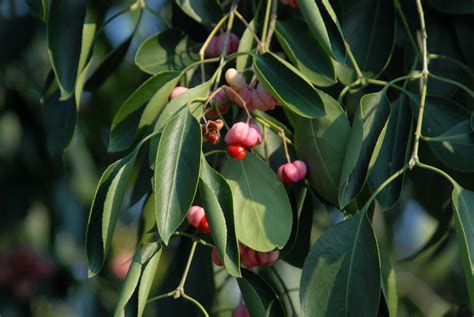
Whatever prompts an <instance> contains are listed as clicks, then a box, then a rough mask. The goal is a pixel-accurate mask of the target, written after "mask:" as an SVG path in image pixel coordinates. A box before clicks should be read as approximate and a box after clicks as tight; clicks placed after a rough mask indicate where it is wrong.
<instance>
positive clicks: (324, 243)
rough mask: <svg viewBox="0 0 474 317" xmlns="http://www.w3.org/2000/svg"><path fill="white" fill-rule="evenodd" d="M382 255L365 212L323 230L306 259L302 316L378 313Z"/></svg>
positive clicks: (316, 316) (302, 291) (302, 280)
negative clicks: (380, 255)
mask: <svg viewBox="0 0 474 317" xmlns="http://www.w3.org/2000/svg"><path fill="white" fill-rule="evenodd" d="M380 274H381V272H380V258H379V252H378V246H377V241H376V238H375V235H374V232H373V230H372V227H371V225H370V222H369V219H368V218H367V216H366V213H365V212H359V213H358V214H357V215H356V216H354V217H352V218H350V219H349V220H346V221H344V222H342V223H339V224H337V225H335V226H333V227H331V228H330V229H328V230H327V231H326V232H325V233H323V234H322V235H321V236H320V238H319V239H318V240H317V241H316V243H315V244H314V245H313V247H312V248H311V251H310V253H309V255H308V257H307V258H306V261H305V264H304V267H303V273H302V275H301V282H300V301H301V308H302V311H303V316H311V317H318V316H331V317H338V316H367V317H370V316H377V310H378V305H379V298H380Z"/></svg>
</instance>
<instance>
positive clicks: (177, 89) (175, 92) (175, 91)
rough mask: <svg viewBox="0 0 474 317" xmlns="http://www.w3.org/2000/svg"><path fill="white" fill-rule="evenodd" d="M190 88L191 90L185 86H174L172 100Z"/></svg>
mask: <svg viewBox="0 0 474 317" xmlns="http://www.w3.org/2000/svg"><path fill="white" fill-rule="evenodd" d="M188 90H189V89H188V88H186V87H183V86H177V87H174V88H173V90H172V91H171V94H170V97H169V99H170V100H171V99H174V98H176V97H178V96H179V95H181V94H182V93H185V92H186V91H188Z"/></svg>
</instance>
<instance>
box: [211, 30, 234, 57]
mask: <svg viewBox="0 0 474 317" xmlns="http://www.w3.org/2000/svg"><path fill="white" fill-rule="evenodd" d="M225 37H226V34H225V33H224V32H221V33H220V34H218V35H216V36H214V37H213V38H212V39H211V41H210V42H209V45H208V46H207V48H206V56H208V57H218V56H220V55H221V53H222V51H223V50H224V44H225ZM238 47H239V38H238V36H237V35H235V34H234V33H230V35H229V43H228V45H227V54H232V53H234V52H236V51H237V49H238Z"/></svg>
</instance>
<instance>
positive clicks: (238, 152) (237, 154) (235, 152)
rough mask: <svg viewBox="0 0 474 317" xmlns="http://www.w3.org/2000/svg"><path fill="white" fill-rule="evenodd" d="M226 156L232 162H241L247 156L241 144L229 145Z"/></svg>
mask: <svg viewBox="0 0 474 317" xmlns="http://www.w3.org/2000/svg"><path fill="white" fill-rule="evenodd" d="M227 154H229V156H230V157H231V158H233V159H234V160H242V159H243V158H244V157H245V156H246V155H247V150H246V149H245V147H243V146H242V145H241V144H229V145H228V146H227Z"/></svg>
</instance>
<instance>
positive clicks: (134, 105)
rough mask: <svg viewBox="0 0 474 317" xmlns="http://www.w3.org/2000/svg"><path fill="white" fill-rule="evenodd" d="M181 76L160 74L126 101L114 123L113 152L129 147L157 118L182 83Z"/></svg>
mask: <svg viewBox="0 0 474 317" xmlns="http://www.w3.org/2000/svg"><path fill="white" fill-rule="evenodd" d="M178 75H179V73H178V72H175V71H164V72H161V73H158V74H156V75H154V76H153V77H151V78H149V79H148V80H147V81H145V82H144V83H143V84H142V85H140V87H138V88H137V90H135V91H134V92H133V93H132V94H131V95H130V97H128V98H127V100H125V102H124V103H123V104H122V106H121V107H120V108H119V110H118V111H117V113H116V114H115V117H114V120H113V122H112V127H111V130H110V143H109V148H108V150H109V151H112V152H118V151H123V150H126V149H127V148H128V147H130V145H132V143H133V142H134V141H135V139H136V138H137V136H138V135H139V134H140V133H141V132H142V131H143V130H144V129H146V128H147V127H148V126H149V125H150V124H151V123H152V121H153V120H155V118H156V117H157V115H158V114H159V113H160V112H161V110H162V109H163V107H164V106H165V105H166V103H167V102H168V96H169V94H170V93H171V91H172V90H173V88H174V87H175V86H176V84H177V82H178V79H179V76H178ZM150 99H151V100H150Z"/></svg>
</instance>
